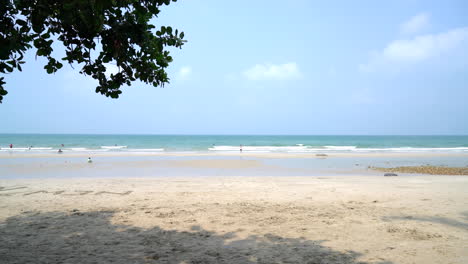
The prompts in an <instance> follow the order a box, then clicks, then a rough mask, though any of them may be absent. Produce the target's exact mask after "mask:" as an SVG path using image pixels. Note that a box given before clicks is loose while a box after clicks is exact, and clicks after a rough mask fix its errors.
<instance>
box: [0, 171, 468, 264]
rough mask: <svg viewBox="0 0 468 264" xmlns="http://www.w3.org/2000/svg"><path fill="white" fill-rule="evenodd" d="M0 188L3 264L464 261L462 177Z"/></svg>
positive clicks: (87, 182)
mask: <svg viewBox="0 0 468 264" xmlns="http://www.w3.org/2000/svg"><path fill="white" fill-rule="evenodd" d="M218 165H219V164H218ZM0 186H1V187H0V201H1V202H0V245H1V246H0V259H1V260H2V263H387V264H389V263H467V261H468V247H467V245H468V192H467V191H466V190H467V189H468V178H466V176H409V177H383V176H341V177H340V176H335V177H332V176H327V177H263V176H262V177H234V176H231V177H159V178H116V179H113V178H89V177H87V178H71V179H64V178H49V179H48V178H42V179H0Z"/></svg>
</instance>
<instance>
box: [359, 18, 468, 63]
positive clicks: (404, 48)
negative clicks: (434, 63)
mask: <svg viewBox="0 0 468 264" xmlns="http://www.w3.org/2000/svg"><path fill="white" fill-rule="evenodd" d="M467 41H468V27H463V28H456V29H452V30H449V31H447V32H443V33H439V34H427V35H420V36H416V37H414V38H412V39H402V40H395V41H392V42H390V43H389V44H388V45H387V46H386V47H385V48H384V49H383V50H382V51H377V52H373V53H372V54H371V57H370V59H369V61H368V62H367V63H365V64H361V65H359V69H360V70H362V71H373V70H376V69H378V68H380V67H387V66H391V65H404V64H411V63H418V62H422V61H425V60H428V59H430V58H432V57H436V56H439V55H443V54H447V53H449V52H450V51H452V50H453V49H456V48H457V47H460V46H462V44H463V43H464V42H467Z"/></svg>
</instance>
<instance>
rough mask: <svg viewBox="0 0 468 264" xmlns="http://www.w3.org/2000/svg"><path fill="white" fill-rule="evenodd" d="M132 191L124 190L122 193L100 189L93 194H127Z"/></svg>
mask: <svg viewBox="0 0 468 264" xmlns="http://www.w3.org/2000/svg"><path fill="white" fill-rule="evenodd" d="M131 193H132V191H126V192H123V193H119V192H108V191H101V192H97V193H95V194H94V195H101V194H115V195H122V196H124V195H129V194H131Z"/></svg>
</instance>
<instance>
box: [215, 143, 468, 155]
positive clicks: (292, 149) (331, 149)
mask: <svg viewBox="0 0 468 264" xmlns="http://www.w3.org/2000/svg"><path fill="white" fill-rule="evenodd" d="M209 150H210V151H218V152H239V151H240V146H213V147H211V148H209ZM242 151H245V152H288V153H319V152H323V153H337V152H468V147H453V148H416V147H398V148H358V147H357V146H323V147H307V146H300V145H296V146H242Z"/></svg>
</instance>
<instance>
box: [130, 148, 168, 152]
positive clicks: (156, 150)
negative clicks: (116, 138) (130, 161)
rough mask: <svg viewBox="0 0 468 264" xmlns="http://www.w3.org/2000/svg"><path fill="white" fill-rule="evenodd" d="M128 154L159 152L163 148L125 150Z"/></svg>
mask: <svg viewBox="0 0 468 264" xmlns="http://www.w3.org/2000/svg"><path fill="white" fill-rule="evenodd" d="M125 151H128V152H161V151H164V149H163V148H149V149H126V150H125Z"/></svg>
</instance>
